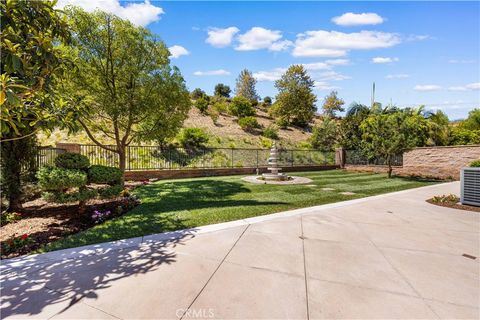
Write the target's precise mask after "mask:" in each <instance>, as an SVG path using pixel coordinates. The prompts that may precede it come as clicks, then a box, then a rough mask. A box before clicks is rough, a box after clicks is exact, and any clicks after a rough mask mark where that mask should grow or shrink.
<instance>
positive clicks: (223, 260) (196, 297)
mask: <svg viewBox="0 0 480 320" xmlns="http://www.w3.org/2000/svg"><path fill="white" fill-rule="evenodd" d="M249 226H250V225H249V224H247V225H246V226H245V229H243V231H242V233H241V234H240V236H239V237H238V238H237V240H235V242H234V243H233V245H232V247H231V248H230V249H229V250H228V252H227V253H226V254H225V257H223V259H222V260H221V261H220V263H219V264H218V266H217V267H216V268H215V270H214V271H213V272H212V274H211V275H210V277H209V278H208V279H207V281H206V282H205V284H204V285H203V287H202V288H201V289H200V291H199V292H198V294H197V295H196V296H195V298H193V300H192V302H191V303H190V304H189V305H188V307H187V308H185V309H184V312H183V314H182V316H181V317H180V320H182V319H183V317H184V316H185V314H186V313H187V311H188V310H190V308H191V307H192V305H193V304H194V303H195V301H197V299H198V297H200V295H201V294H202V292H203V291H204V290H205V288H206V287H207V285H208V284H209V283H210V281H211V280H212V278H213V277H214V276H215V274H216V273H217V271H218V270H219V269H220V267H221V266H222V265H223V263H224V262H225V260H226V259H227V257H228V255H229V254H230V252H232V250H233V248H235V246H236V245H237V243H238V241H240V239H241V238H242V237H243V235H244V234H245V232H246V231H247V229H248V227H249Z"/></svg>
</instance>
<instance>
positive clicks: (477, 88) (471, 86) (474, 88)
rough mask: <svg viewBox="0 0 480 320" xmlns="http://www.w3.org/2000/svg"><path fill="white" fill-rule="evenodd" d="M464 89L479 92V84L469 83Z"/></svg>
mask: <svg viewBox="0 0 480 320" xmlns="http://www.w3.org/2000/svg"><path fill="white" fill-rule="evenodd" d="M465 87H467V89H470V90H480V82H475V83H469V84H467V85H466V86H465Z"/></svg>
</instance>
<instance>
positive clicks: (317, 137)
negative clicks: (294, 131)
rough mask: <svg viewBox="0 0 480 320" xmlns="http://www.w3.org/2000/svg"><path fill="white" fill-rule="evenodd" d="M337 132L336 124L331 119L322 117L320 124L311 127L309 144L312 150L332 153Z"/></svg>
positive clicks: (337, 135) (336, 140)
mask: <svg viewBox="0 0 480 320" xmlns="http://www.w3.org/2000/svg"><path fill="white" fill-rule="evenodd" d="M338 131H339V128H338V124H337V122H336V121H335V120H334V119H333V118H330V117H324V118H323V121H322V122H321V123H320V124H318V125H316V126H314V127H313V130H312V136H311V137H310V139H309V143H310V145H311V146H312V148H314V149H318V150H321V151H334V150H335V145H336V143H337V142H338V137H339V134H338Z"/></svg>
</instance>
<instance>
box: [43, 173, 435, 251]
mask: <svg viewBox="0 0 480 320" xmlns="http://www.w3.org/2000/svg"><path fill="white" fill-rule="evenodd" d="M295 175H297V176H304V177H308V178H310V179H312V180H313V182H312V184H311V185H310V186H308V185H287V186H279V185H263V184H251V183H248V182H244V181H242V180H241V178H242V177H243V176H228V177H210V178H194V179H182V180H164V181H158V182H156V183H154V184H151V185H146V186H142V187H140V188H138V189H136V190H135V194H137V195H138V196H139V197H140V199H141V200H142V204H141V205H140V206H138V207H136V208H135V209H133V210H132V211H130V212H129V213H127V214H126V215H124V216H122V217H118V218H115V219H112V220H109V221H107V222H105V223H103V224H101V225H98V226H95V227H94V228H91V229H89V230H86V231H84V232H81V233H78V234H75V235H72V236H69V237H66V238H64V239H62V240H59V241H57V242H55V243H53V244H50V245H49V246H48V247H47V248H45V250H57V249H63V248H70V247H78V246H82V245H87V244H93V243H99V242H106V241H112V240H118V239H126V238H133V237H138V236H142V235H148V234H153V233H161V232H165V231H173V230H179V229H185V228H190V227H197V226H202V225H207V224H213V223H220V222H225V221H231V220H237V219H242V218H248V217H254V216H259V215H264V214H269V213H274V212H279V211H285V210H289V209H295V208H302V207H309V206H314V205H320V204H325V203H332V202H338V201H344V200H350V199H355V198H362V197H366V196H372V195H376V194H381V193H387V192H392V191H399V190H404V189H409V188H416V187H421V186H425V185H429V184H432V183H433V182H428V181H418V180H414V179H407V178H392V179H388V178H387V177H386V175H384V174H370V173H354V172H347V171H343V170H331V171H316V172H302V173H295ZM324 187H329V188H334V189H335V191H323V190H321V188H324ZM343 191H351V192H355V195H341V194H339V192H343Z"/></svg>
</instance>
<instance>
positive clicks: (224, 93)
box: [214, 83, 232, 98]
mask: <svg viewBox="0 0 480 320" xmlns="http://www.w3.org/2000/svg"><path fill="white" fill-rule="evenodd" d="M231 92H232V90H231V89H230V87H229V86H227V85H226V84H223V83H219V84H217V85H216V86H215V90H214V94H215V96H217V97H225V98H228V97H230V93H231Z"/></svg>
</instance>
